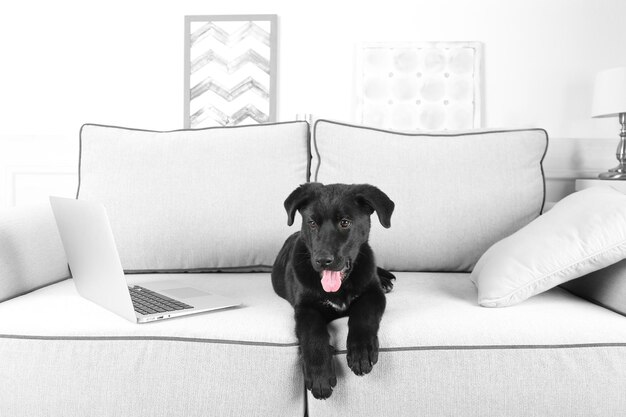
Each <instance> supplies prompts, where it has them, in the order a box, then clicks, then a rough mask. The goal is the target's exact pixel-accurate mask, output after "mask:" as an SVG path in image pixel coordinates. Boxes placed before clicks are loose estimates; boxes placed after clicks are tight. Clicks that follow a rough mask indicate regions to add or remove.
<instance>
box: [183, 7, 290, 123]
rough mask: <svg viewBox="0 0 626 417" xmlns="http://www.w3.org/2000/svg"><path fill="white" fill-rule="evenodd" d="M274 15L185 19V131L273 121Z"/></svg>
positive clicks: (275, 37) (186, 17)
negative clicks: (186, 129)
mask: <svg viewBox="0 0 626 417" xmlns="http://www.w3.org/2000/svg"><path fill="white" fill-rule="evenodd" d="M277 30H278V29H277V15H215V16H185V104H184V108H185V109H184V112H185V114H184V126H185V128H202V127H211V126H236V125H240V124H255V123H267V122H273V121H276V79H277V78H276V75H277V74H276V70H277V39H278V32H277Z"/></svg>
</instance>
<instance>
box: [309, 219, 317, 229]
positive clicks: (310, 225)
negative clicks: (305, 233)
mask: <svg viewBox="0 0 626 417" xmlns="http://www.w3.org/2000/svg"><path fill="white" fill-rule="evenodd" d="M308 223H309V227H310V228H311V229H317V223H315V222H314V221H313V220H309V222H308Z"/></svg>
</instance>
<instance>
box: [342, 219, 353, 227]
mask: <svg viewBox="0 0 626 417" xmlns="http://www.w3.org/2000/svg"><path fill="white" fill-rule="evenodd" d="M351 225H352V222H351V221H350V220H348V219H341V221H340V222H339V226H340V227H341V228H342V229H347V228H349V227H350V226H351Z"/></svg>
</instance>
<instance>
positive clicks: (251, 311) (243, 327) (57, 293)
mask: <svg viewBox="0 0 626 417" xmlns="http://www.w3.org/2000/svg"><path fill="white" fill-rule="evenodd" d="M178 277H182V278H185V279H191V280H192V281H193V282H194V284H195V285H197V286H198V288H200V289H206V290H207V292H215V293H218V294H220V295H227V296H229V297H232V298H233V299H235V300H239V301H241V302H242V303H243V305H242V306H241V307H237V308H232V309H226V310H217V311H214V312H209V313H202V314H196V315H191V316H186V317H180V318H175V319H168V320H162V321H158V322H154V323H147V324H135V323H131V322H129V321H127V320H125V319H123V318H121V317H119V316H117V315H115V314H113V313H111V312H109V311H108V310H106V309H104V308H102V307H100V306H99V305H97V304H94V303H93V302H91V301H89V300H87V299H85V298H83V297H81V296H80V295H79V294H78V292H77V291H76V287H75V286H74V282H73V280H71V279H69V280H66V281H62V282H60V283H57V284H54V285H51V286H48V287H45V288H42V289H40V290H38V291H34V292H32V293H30V294H27V295H25V296H22V297H18V298H15V299H13V300H9V301H7V302H5V303H1V304H0V334H16V335H25V336H98V337H109V336H116V337H185V338H198V339H210V340H220V341H231V342H234V343H236V342H246V343H252V344H255V343H259V344H275V345H279V346H282V345H287V346H293V345H296V344H297V342H296V337H295V334H294V332H293V314H292V311H293V309H292V308H291V306H290V305H289V303H287V302H286V301H284V300H283V299H281V298H279V297H278V296H276V295H275V294H274V291H273V290H272V286H271V283H270V277H269V274H267V273H249V274H247V273H246V274H239V273H232V274H231V273H209V274H133V275H127V279H128V282H129V283H133V284H139V285H141V284H142V283H146V282H150V281H152V282H154V281H160V280H164V279H176V278H178ZM9 317H10V318H11V319H8V318H9Z"/></svg>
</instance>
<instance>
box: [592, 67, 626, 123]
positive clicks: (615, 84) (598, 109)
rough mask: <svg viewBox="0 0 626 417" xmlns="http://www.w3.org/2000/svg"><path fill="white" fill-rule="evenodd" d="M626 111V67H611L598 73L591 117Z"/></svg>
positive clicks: (613, 114)
mask: <svg viewBox="0 0 626 417" xmlns="http://www.w3.org/2000/svg"><path fill="white" fill-rule="evenodd" d="M620 113H626V67H619V68H611V69H608V70H605V71H602V72H599V73H598V75H596V80H595V83H594V88H593V105H592V106H591V117H610V116H617V115H619V114H620Z"/></svg>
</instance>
